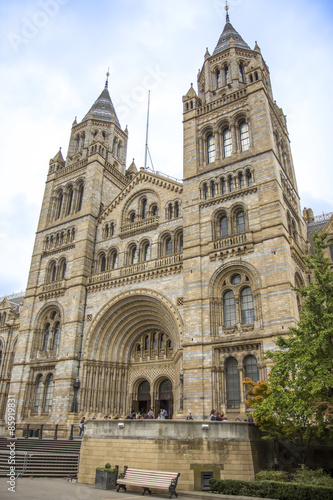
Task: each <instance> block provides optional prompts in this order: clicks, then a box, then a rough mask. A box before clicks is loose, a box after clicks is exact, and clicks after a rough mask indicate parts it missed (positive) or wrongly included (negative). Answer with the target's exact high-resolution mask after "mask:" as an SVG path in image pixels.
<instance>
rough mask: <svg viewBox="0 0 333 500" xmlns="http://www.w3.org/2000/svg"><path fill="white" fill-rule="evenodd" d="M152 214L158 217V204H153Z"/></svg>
mask: <svg viewBox="0 0 333 500" xmlns="http://www.w3.org/2000/svg"><path fill="white" fill-rule="evenodd" d="M151 214H152V216H153V217H156V216H157V215H158V208H157V205H153V206H152V207H151Z"/></svg>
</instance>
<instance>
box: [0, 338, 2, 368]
mask: <svg viewBox="0 0 333 500" xmlns="http://www.w3.org/2000/svg"><path fill="white" fill-rule="evenodd" d="M1 364H2V344H1V345H0V369H1Z"/></svg>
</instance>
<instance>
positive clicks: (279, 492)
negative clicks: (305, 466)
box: [209, 479, 333, 500]
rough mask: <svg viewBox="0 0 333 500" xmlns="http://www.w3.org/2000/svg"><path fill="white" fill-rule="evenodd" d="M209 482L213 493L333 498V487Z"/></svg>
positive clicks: (280, 499) (304, 499)
mask: <svg viewBox="0 0 333 500" xmlns="http://www.w3.org/2000/svg"><path fill="white" fill-rule="evenodd" d="M209 483H210V487H211V490H212V491H213V493H221V494H224V495H239V496H242V495H243V496H250V497H251V496H254V497H259V498H275V499H276V500H314V499H316V500H332V494H333V489H332V488H327V487H323V486H312V485H304V484H297V483H281V482H277V481H256V482H255V481H234V480H230V479H226V480H218V479H211V480H210V481H209Z"/></svg>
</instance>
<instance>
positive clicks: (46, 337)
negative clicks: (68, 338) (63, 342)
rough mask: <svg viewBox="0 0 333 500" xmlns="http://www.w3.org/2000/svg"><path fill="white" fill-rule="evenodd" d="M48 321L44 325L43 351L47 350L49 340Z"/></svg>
mask: <svg viewBox="0 0 333 500" xmlns="http://www.w3.org/2000/svg"><path fill="white" fill-rule="evenodd" d="M50 329H51V327H50V323H47V324H46V325H45V327H44V336H43V349H42V350H43V351H47V349H48V347H49V340H50Z"/></svg>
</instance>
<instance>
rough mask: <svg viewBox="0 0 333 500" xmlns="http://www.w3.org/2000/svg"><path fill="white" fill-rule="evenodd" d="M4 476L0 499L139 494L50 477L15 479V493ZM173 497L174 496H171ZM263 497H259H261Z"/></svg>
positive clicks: (121, 498)
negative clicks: (100, 488)
mask: <svg viewBox="0 0 333 500" xmlns="http://www.w3.org/2000/svg"><path fill="white" fill-rule="evenodd" d="M8 487H10V485H9V484H8V483H7V479H6V478H4V477H0V498H1V500H138V499H139V498H141V500H142V494H141V493H140V494H139V493H135V492H130V493H128V492H119V493H117V490H99V489H96V488H94V486H91V485H87V484H80V483H71V482H68V481H67V480H66V479H52V478H45V479H44V478H35V479H30V478H18V479H17V480H16V486H15V492H12V491H8ZM178 494H179V500H260V499H259V498H257V499H256V498H253V497H252V498H251V499H250V498H249V497H236V496H229V495H216V494H213V493H205V492H204V491H202V492H200V491H195V492H186V491H178ZM145 498H149V500H167V499H168V498H169V496H168V495H167V494H166V493H164V494H163V493H161V494H159V495H147V496H145ZM173 499H174V497H173ZM261 500H262V499H261Z"/></svg>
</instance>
